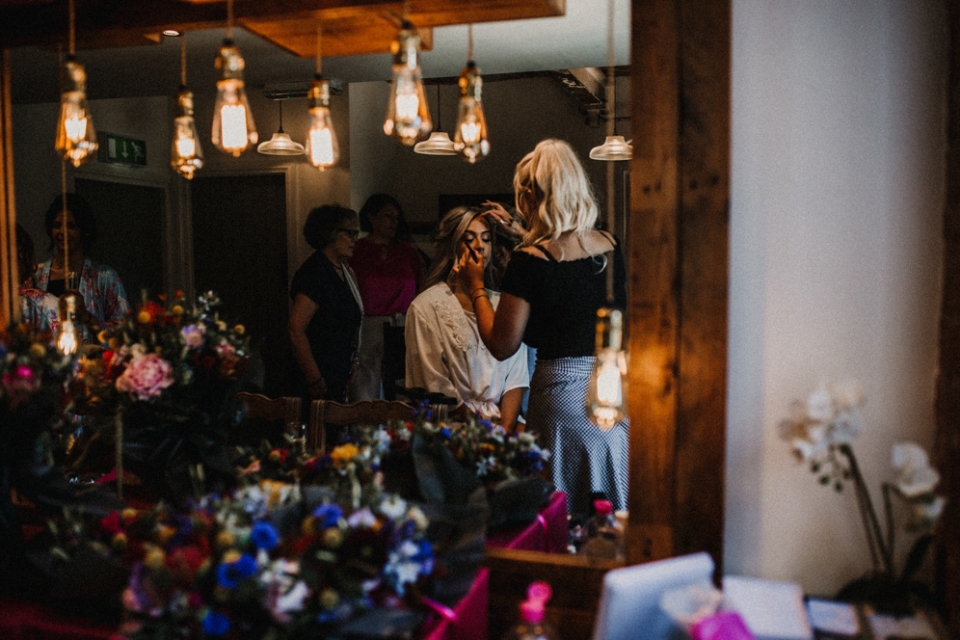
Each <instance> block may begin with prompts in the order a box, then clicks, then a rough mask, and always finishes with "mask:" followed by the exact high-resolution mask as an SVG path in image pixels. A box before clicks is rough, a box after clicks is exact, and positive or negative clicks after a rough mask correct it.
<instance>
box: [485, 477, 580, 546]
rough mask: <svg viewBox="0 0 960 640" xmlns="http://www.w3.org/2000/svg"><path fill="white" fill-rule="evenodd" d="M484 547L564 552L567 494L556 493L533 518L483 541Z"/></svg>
mask: <svg viewBox="0 0 960 640" xmlns="http://www.w3.org/2000/svg"><path fill="white" fill-rule="evenodd" d="M487 546H490V547H499V548H503V549H522V550H524V551H546V552H549V553H566V552H567V494H565V493H562V492H559V491H558V492H556V493H554V494H553V497H551V498H550V502H549V503H548V504H547V506H545V507H544V508H543V509H541V510H540V514H539V515H538V516H537V519H536V520H534V521H533V522H531V523H530V524H529V525H527V526H526V527H524V528H523V529H520V530H515V531H505V532H501V533H498V534H496V535H493V536H490V537H489V538H487Z"/></svg>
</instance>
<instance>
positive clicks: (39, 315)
mask: <svg viewBox="0 0 960 640" xmlns="http://www.w3.org/2000/svg"><path fill="white" fill-rule="evenodd" d="M36 267H37V258H36V254H35V253H34V250H33V238H31V237H30V234H29V233H28V232H27V230H26V229H25V228H24V227H23V225H21V224H20V223H19V222H18V223H17V272H18V274H19V275H18V278H19V280H20V285H19V286H18V287H17V294H18V295H19V296H20V315H21V317H22V319H23V321H24V322H26V323H27V324H32V325H34V326H35V327H37V328H38V329H42V330H45V331H51V332H55V331H56V330H57V324H58V320H57V297H56V296H54V295H53V294H50V293H47V292H46V291H40V290H39V289H34V288H33V287H31V286H30V278H31V276H32V274H33V270H34V269H36Z"/></svg>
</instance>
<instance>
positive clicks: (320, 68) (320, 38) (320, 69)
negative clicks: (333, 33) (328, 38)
mask: <svg viewBox="0 0 960 640" xmlns="http://www.w3.org/2000/svg"><path fill="white" fill-rule="evenodd" d="M322 72H323V26H322V25H320V24H318V25H317V71H316V73H317V78H319V77H320V74H321V73H322Z"/></svg>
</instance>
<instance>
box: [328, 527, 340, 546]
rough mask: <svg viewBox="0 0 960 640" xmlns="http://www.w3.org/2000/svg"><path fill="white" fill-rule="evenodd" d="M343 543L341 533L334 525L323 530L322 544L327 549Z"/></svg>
mask: <svg viewBox="0 0 960 640" xmlns="http://www.w3.org/2000/svg"><path fill="white" fill-rule="evenodd" d="M341 544H343V533H341V531H340V529H337V528H336V527H330V528H329V529H324V530H323V546H325V547H326V548H328V549H336V548H338V547H339V546H340V545H341Z"/></svg>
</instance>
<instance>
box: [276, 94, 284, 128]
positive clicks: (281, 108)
mask: <svg viewBox="0 0 960 640" xmlns="http://www.w3.org/2000/svg"><path fill="white" fill-rule="evenodd" d="M277 106H278V107H280V130H279V131H278V132H277V133H283V99H280V100H277Z"/></svg>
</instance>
